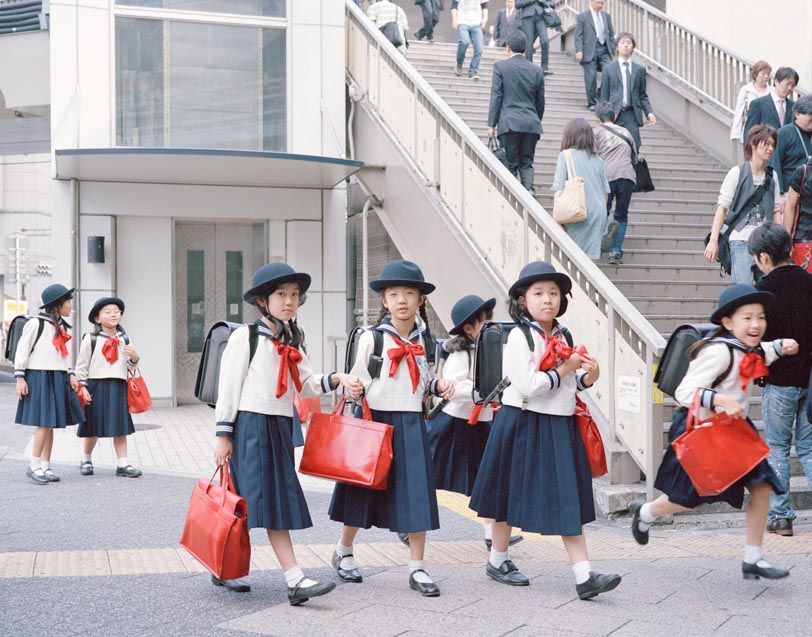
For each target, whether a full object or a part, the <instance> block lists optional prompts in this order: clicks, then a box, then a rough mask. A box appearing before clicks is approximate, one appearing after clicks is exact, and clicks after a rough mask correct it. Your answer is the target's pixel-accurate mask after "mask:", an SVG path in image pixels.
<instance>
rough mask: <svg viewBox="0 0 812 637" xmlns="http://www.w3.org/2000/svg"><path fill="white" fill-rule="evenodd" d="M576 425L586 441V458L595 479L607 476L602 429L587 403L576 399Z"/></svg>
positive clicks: (582, 438)
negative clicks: (599, 427)
mask: <svg viewBox="0 0 812 637" xmlns="http://www.w3.org/2000/svg"><path fill="white" fill-rule="evenodd" d="M575 424H576V425H578V431H579V432H580V433H581V440H583V441H584V448H585V449H586V457H587V459H588V460H589V469H590V471H591V472H592V477H593V478H599V477H600V476H602V475H606V474H607V473H608V472H609V470H608V469H607V468H606V451H605V449H604V448H603V438H602V437H601V432H600V429H598V424H597V423H596V422H595V419H594V418H592V414H590V413H589V408H588V407H587V406H586V403H585V402H584V401H583V400H581V399H580V398H578V396H576V397H575Z"/></svg>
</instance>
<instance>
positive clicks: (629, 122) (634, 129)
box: [615, 108, 641, 150]
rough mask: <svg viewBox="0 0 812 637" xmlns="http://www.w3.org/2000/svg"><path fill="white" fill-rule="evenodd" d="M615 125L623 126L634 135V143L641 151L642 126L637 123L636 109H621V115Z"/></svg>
mask: <svg viewBox="0 0 812 637" xmlns="http://www.w3.org/2000/svg"><path fill="white" fill-rule="evenodd" d="M615 124H617V125H618V126H622V127H623V128H625V129H626V130H627V131H629V132H630V133H631V134H632V137H633V138H634V143H635V144H637V150H640V145H641V144H640V125H639V124H638V123H637V117H636V116H635V114H634V108H624V109H621V111H620V113H618V114H617V118H616V119H615Z"/></svg>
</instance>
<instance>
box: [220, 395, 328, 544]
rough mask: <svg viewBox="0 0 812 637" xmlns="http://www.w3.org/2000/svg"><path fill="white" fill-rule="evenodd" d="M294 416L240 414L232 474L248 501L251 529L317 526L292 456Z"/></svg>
mask: <svg viewBox="0 0 812 637" xmlns="http://www.w3.org/2000/svg"><path fill="white" fill-rule="evenodd" d="M292 436H293V419H292V418H286V417H284V416H268V415H267V414H256V413H254V412H250V411H241V412H239V413H238V414H237V421H236V423H235V424H234V437H233V444H234V455H233V456H232V457H231V475H232V478H233V479H234V483H235V486H236V488H237V493H239V494H240V495H241V496H242V497H243V498H245V500H246V502H247V503H248V528H251V529H254V528H262V529H272V530H275V531H283V530H294V529H307V528H309V527H311V526H313V521H312V520H311V519H310V511H309V510H308V508H307V501H306V500H305V497H304V493H303V492H302V485H300V484H299V477H298V476H297V475H296V463H295V461H294V458H293V437H292Z"/></svg>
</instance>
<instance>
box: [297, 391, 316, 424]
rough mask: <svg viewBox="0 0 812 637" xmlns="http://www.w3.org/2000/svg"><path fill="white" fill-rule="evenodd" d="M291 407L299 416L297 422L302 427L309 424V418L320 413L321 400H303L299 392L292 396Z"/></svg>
mask: <svg viewBox="0 0 812 637" xmlns="http://www.w3.org/2000/svg"><path fill="white" fill-rule="evenodd" d="M293 406H294V407H295V408H296V412H297V413H298V414H299V422H300V423H302V424H303V425H308V424H310V417H311V416H312V415H313V414H316V413H318V412H320V411H321V399H320V398H319V397H318V396H316V397H310V398H303V397H302V396H300V395H299V392H296V393H295V394H293Z"/></svg>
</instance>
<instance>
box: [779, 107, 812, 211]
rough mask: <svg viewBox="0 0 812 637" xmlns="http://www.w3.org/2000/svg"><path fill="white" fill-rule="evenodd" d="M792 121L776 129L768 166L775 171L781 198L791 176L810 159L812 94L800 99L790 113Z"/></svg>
mask: <svg viewBox="0 0 812 637" xmlns="http://www.w3.org/2000/svg"><path fill="white" fill-rule="evenodd" d="M792 116H793V119H794V121H793V122H792V124H787V125H786V126H782V127H781V128H779V129H778V141H777V142H776V144H775V152H774V153H773V156H772V159H771V160H770V164H772V166H773V168H774V169H775V174H776V176H777V177H778V185H779V186H780V187H781V196H782V197H785V196H786V194H787V192H788V191H789V185H790V181H791V180H792V174H793V173H794V172H795V170H796V169H797V168H798V166H803V165H804V164H805V163H806V160H807V159H809V157H812V94H808V95H804V96H803V97H800V98H799V99H798V101H797V102H795V106H794V108H793V111H792Z"/></svg>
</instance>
